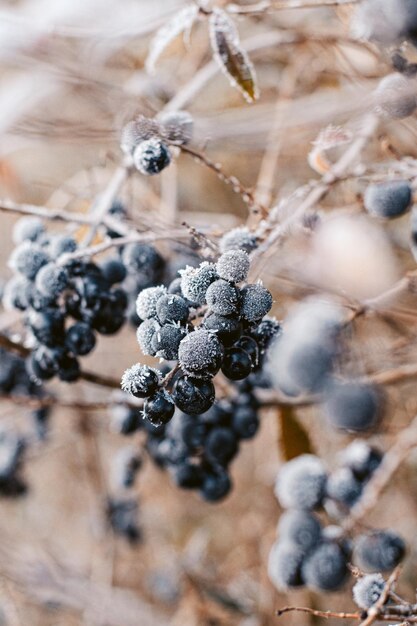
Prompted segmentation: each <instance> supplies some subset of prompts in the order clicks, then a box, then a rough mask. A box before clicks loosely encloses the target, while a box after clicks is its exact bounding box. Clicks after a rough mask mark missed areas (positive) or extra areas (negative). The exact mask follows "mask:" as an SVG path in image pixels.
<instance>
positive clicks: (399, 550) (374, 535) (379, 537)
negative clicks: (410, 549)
mask: <svg viewBox="0 0 417 626" xmlns="http://www.w3.org/2000/svg"><path fill="white" fill-rule="evenodd" d="M404 555H405V543H404V541H403V540H402V539H401V537H400V536H399V535H397V534H396V533H395V532H393V531H391V530H375V531H373V532H370V533H367V534H365V535H360V536H359V537H358V538H357V539H356V542H355V551H354V556H355V562H356V563H357V564H358V565H359V567H360V568H362V569H363V570H365V571H366V572H387V571H390V570H392V569H394V567H396V566H397V565H398V564H399V563H400V562H401V561H402V559H403V558H404Z"/></svg>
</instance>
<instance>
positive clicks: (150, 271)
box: [122, 243, 164, 286]
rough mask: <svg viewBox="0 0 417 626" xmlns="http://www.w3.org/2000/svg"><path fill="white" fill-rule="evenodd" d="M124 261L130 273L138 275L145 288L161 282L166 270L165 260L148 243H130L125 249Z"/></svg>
mask: <svg viewBox="0 0 417 626" xmlns="http://www.w3.org/2000/svg"><path fill="white" fill-rule="evenodd" d="M122 261H123V264H124V265H125V266H126V268H127V270H128V272H130V273H132V274H133V273H134V274H135V275H137V276H138V277H139V278H140V279H141V280H143V283H144V285H145V286H148V285H150V284H152V282H153V281H156V280H159V278H160V276H161V273H162V270H163V268H164V259H163V258H162V257H161V255H160V254H159V252H158V251H157V250H156V248H154V247H153V246H151V245H150V244H147V243H130V244H128V245H126V246H124V248H123V252H122Z"/></svg>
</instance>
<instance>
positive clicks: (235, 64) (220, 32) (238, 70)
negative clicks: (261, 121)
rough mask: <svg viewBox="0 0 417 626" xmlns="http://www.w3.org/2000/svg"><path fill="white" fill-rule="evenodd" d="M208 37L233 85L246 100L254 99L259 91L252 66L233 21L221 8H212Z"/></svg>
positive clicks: (215, 56) (219, 62) (218, 61)
mask: <svg viewBox="0 0 417 626" xmlns="http://www.w3.org/2000/svg"><path fill="white" fill-rule="evenodd" d="M210 39H211V47H212V49H213V54H214V58H215V59H216V61H217V63H218V64H219V66H220V68H221V70H222V72H223V73H224V74H226V76H227V77H228V78H229V80H230V82H231V84H232V85H233V87H237V88H238V89H239V90H240V91H241V92H242V93H243V95H244V97H245V98H246V100H247V101H248V102H253V101H254V100H256V99H257V97H258V95H259V93H258V88H257V85H256V75H255V70H254V67H253V65H252V63H251V61H250V59H249V57H248V55H247V54H246V52H245V51H244V50H243V48H242V47H241V45H240V40H239V34H238V32H237V30H236V27H235V25H234V23H233V21H232V20H231V19H230V17H229V16H228V15H227V13H225V11H222V10H221V9H214V10H213V13H212V14H211V16H210Z"/></svg>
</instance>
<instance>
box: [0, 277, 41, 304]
mask: <svg viewBox="0 0 417 626" xmlns="http://www.w3.org/2000/svg"><path fill="white" fill-rule="evenodd" d="M33 291H34V285H33V283H32V282H31V281H30V280H29V279H28V278H25V276H22V275H20V274H16V275H15V276H12V277H11V278H10V280H8V281H7V283H6V285H5V287H4V292H3V297H2V302H3V304H4V306H5V307H6V308H7V309H18V310H20V311H25V310H26V309H27V308H28V306H29V305H30V303H31V299H32V294H33Z"/></svg>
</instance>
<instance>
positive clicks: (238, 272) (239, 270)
mask: <svg viewBox="0 0 417 626" xmlns="http://www.w3.org/2000/svg"><path fill="white" fill-rule="evenodd" d="M249 267H250V260H249V255H248V253H247V252H245V251H244V250H229V252H224V253H223V254H222V255H221V256H220V257H219V259H218V261H217V263H216V269H217V273H218V275H219V276H220V278H224V280H228V281H230V282H232V283H241V282H242V281H243V280H246V278H247V275H248V272H249Z"/></svg>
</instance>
